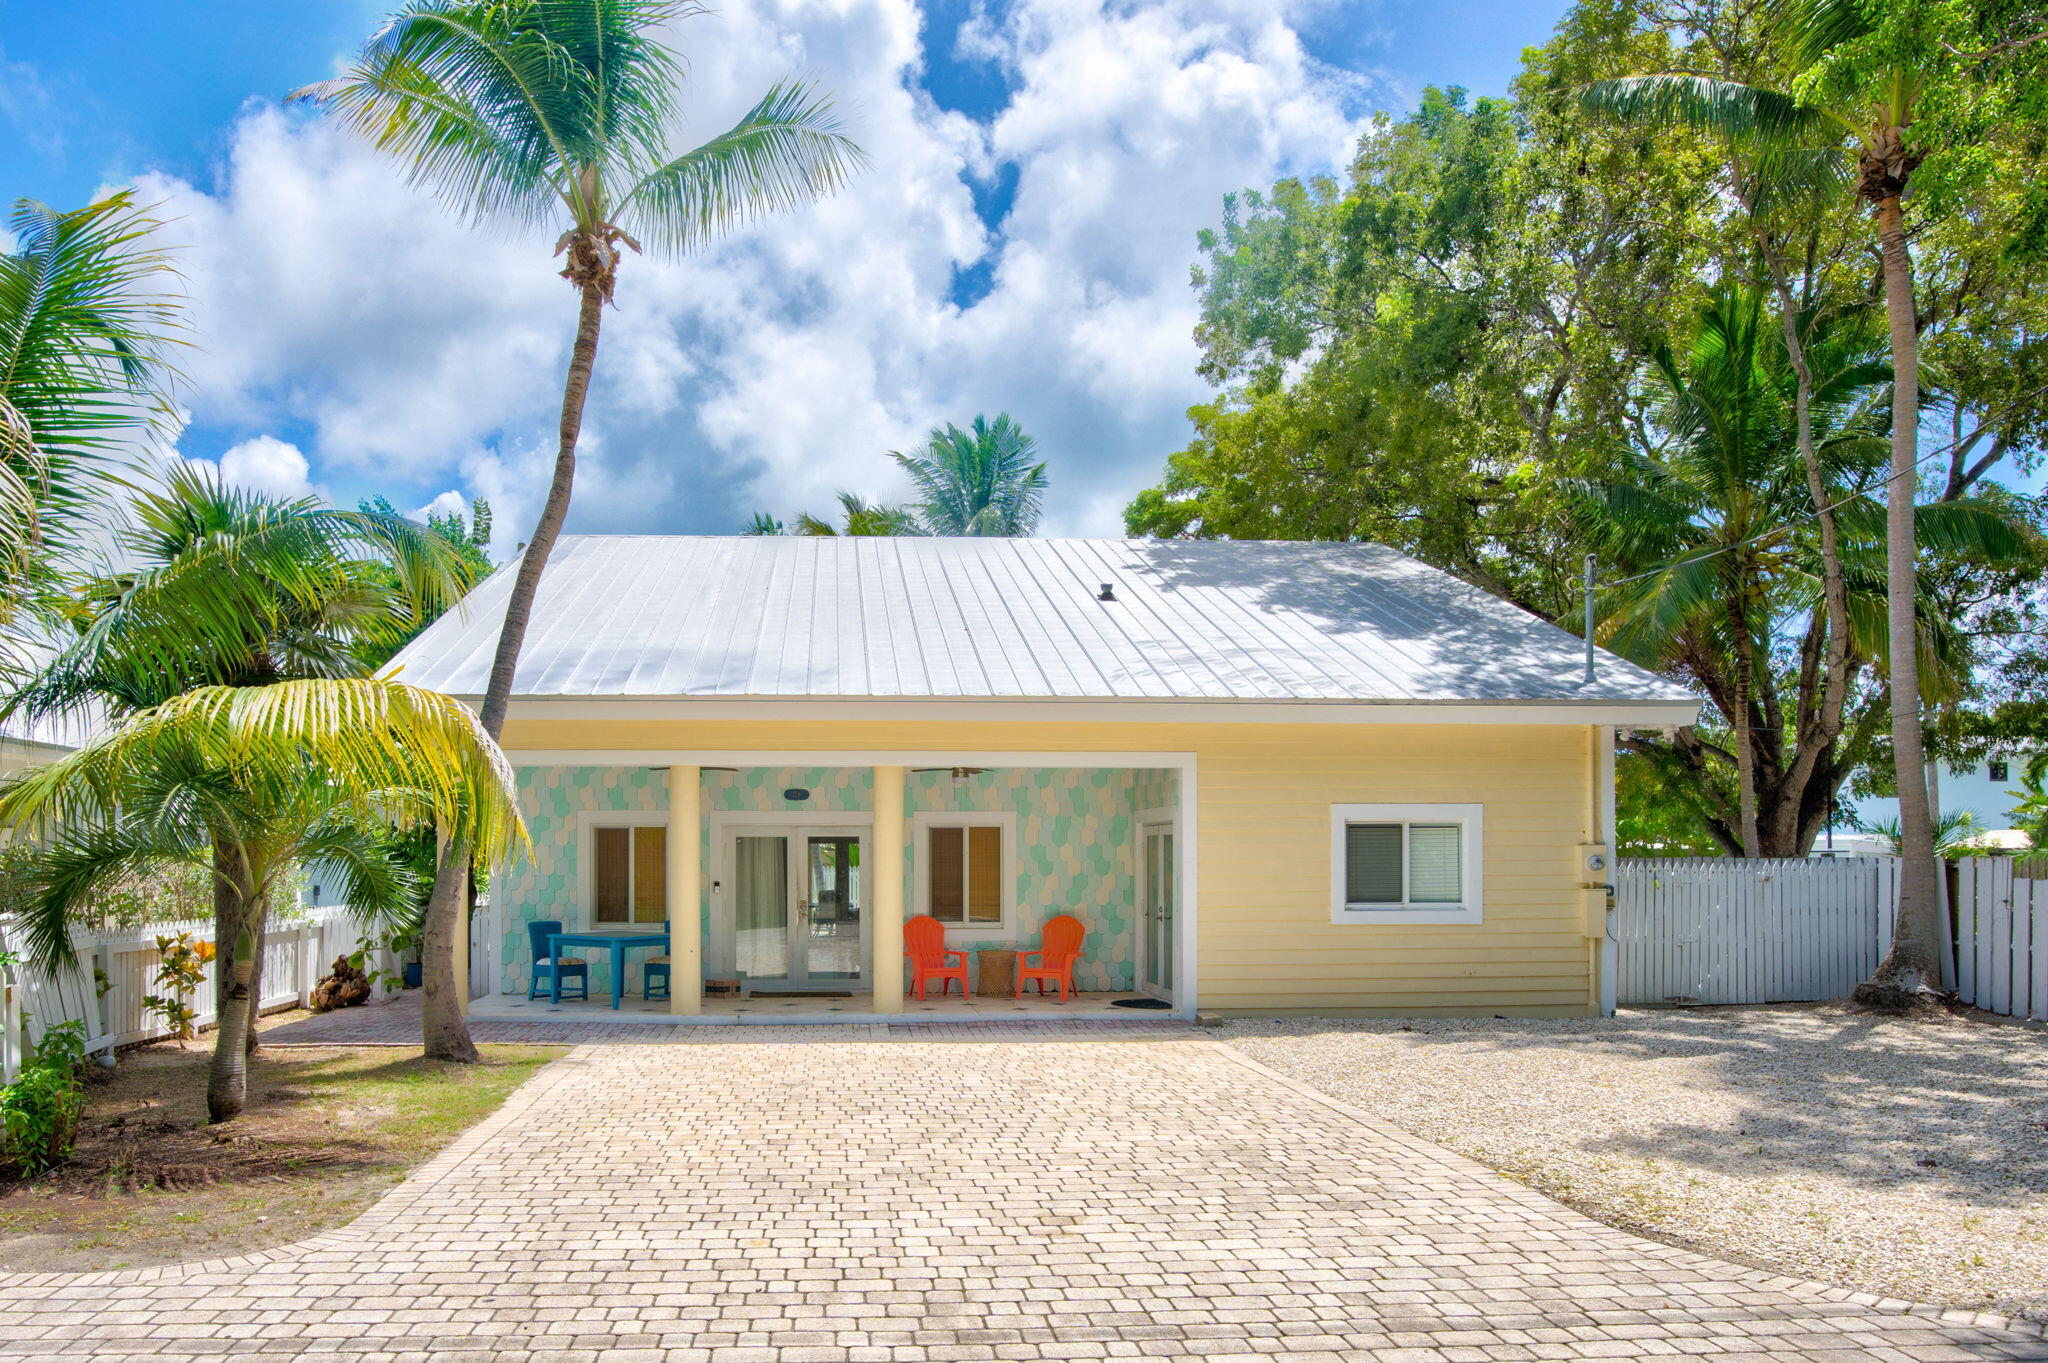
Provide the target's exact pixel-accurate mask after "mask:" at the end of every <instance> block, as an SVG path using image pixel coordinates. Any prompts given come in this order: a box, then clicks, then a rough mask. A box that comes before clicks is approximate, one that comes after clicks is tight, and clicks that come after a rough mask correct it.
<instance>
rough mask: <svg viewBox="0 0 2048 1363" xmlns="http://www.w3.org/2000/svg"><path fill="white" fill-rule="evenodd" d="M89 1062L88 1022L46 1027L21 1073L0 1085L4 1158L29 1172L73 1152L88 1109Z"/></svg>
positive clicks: (0, 1153)
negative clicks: (84, 1073) (84, 1077)
mask: <svg viewBox="0 0 2048 1363" xmlns="http://www.w3.org/2000/svg"><path fill="white" fill-rule="evenodd" d="M84 1066H85V1024H84V1023H82V1022H64V1023H59V1024H58V1025H57V1026H55V1027H52V1028H50V1030H49V1031H47V1032H44V1033H43V1039H42V1040H41V1041H40V1042H38V1043H37V1044H36V1053H35V1056H34V1058H32V1059H31V1060H30V1061H29V1062H28V1063H27V1064H26V1065H24V1066H22V1069H21V1075H20V1077H19V1078H17V1079H16V1080H15V1081H14V1082H13V1083H11V1084H9V1085H8V1086H7V1087H5V1088H0V1162H4V1163H6V1164H7V1165H8V1166H10V1167H12V1168H13V1169H14V1171H15V1172H16V1173H18V1174H22V1175H24V1176H26V1175H30V1174H39V1173H41V1172H42V1171H43V1170H45V1169H48V1168H49V1167H50V1166H51V1165H53V1164H56V1163H58V1162H60V1161H62V1160H63V1159H64V1158H65V1157H66V1156H68V1155H69V1154H70V1153H71V1142H72V1139H73V1137H75V1136H76V1135H77V1134H78V1119H79V1118H80V1117H82V1116H83V1115H85V1084H84V1082H83V1080H82V1079H81V1078H80V1073H79V1072H80V1071H81V1070H82V1069H83V1068H84Z"/></svg>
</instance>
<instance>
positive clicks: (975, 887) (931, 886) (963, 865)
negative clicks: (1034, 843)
mask: <svg viewBox="0 0 2048 1363" xmlns="http://www.w3.org/2000/svg"><path fill="white" fill-rule="evenodd" d="M1004 838H1005V833H1004V829H1003V825H1002V824H1000V823H985V824H984V823H960V824H952V823H947V824H933V825H930V826H928V827H926V828H925V829H924V838H923V846H922V848H921V849H920V851H921V852H922V854H923V856H922V860H923V866H922V867H921V870H922V875H921V876H920V877H919V879H920V880H921V881H922V882H923V885H924V905H923V912H925V913H928V914H930V915H931V916H932V917H934V918H936V919H938V920H939V921H940V922H941V923H950V924H956V925H958V926H960V927H963V928H994V927H1000V926H1001V925H1002V922H1003V850H1004V849H1003V842H1004Z"/></svg>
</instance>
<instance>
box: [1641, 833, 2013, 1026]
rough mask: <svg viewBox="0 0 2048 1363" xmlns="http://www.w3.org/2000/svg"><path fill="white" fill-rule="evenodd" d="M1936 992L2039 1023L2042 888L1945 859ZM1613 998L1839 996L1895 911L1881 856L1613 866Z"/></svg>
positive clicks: (1890, 865) (1891, 867) (1869, 962)
mask: <svg viewBox="0 0 2048 1363" xmlns="http://www.w3.org/2000/svg"><path fill="white" fill-rule="evenodd" d="M1956 871H1957V877H1956V881H1955V884H1956V887H1957V888H1956V893H1955V898H1954V905H1953V914H1952V919H1953V923H1954V929H1955V931H1954V936H1953V941H1952V943H1951V947H1952V953H1953V954H1952V955H1951V956H1950V957H1949V958H1948V959H1946V960H1944V961H1943V963H1942V975H1943V983H1944V984H1945V985H1947V986H1949V987H1952V988H1954V989H1955V991H1956V993H1957V995H1958V997H1959V998H1960V999H1961V1000H1962V1001H1963V1002H1964V1003H1968V1004H1973V1005H1975V1006H1976V1007H1979V1008H1983V1009H1986V1010H1987V1011H1990V1012H1994V1013H2003V1014H2005V1015H2007V1016H2008V1017H2022V1018H2034V1019H2037V1020H2048V881H2042V880H2028V879H2025V878H2023V877H2015V876H2014V874H2013V871H2014V865H2013V862H2012V860H2011V859H2010V858H2006V857H1972V858H1968V859H1966V860H1963V861H1961V862H1959V863H1957V867H1956ZM1614 891H1615V904H1614V936H1615V942H1616V946H1617V948H1618V950H1617V953H1616V954H1617V957H1618V973H1619V978H1618V987H1619V997H1620V1000H1621V1002H1623V1003H1789V1002H1797V1001H1806V1000H1818V999H1837V998H1842V997H1844V996H1846V995H1847V994H1848V993H1849V992H1850V991H1851V990H1853V989H1854V988H1855V987H1856V985H1857V984H1858V983H1859V982H1861V981H1862V980H1864V979H1866V978H1868V977H1869V975H1870V972H1871V971H1872V970H1874V969H1876V968H1877V963H1878V961H1879V960H1881V959H1882V958H1883V956H1884V952H1885V950H1886V948H1887V947H1889V946H1890V944H1891V938H1892V929H1893V927H1894V925H1895V924H1896V921H1897V916H1898V897H1899V886H1898V862H1897V860H1896V859H1894V858H1891V857H1843V858H1839V859H1835V860H1783V861H1778V860H1767V861H1738V860H1733V859H1728V860H1721V859H1714V858H1660V859H1655V860H1636V859H1629V860H1624V861H1622V862H1621V863H1620V864H1619V865H1618V866H1617V867H1616V869H1615V878H1614Z"/></svg>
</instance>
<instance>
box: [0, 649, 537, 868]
mask: <svg viewBox="0 0 2048 1363" xmlns="http://www.w3.org/2000/svg"><path fill="white" fill-rule="evenodd" d="M176 761H186V762H190V763H196V764H197V765H198V766H200V767H202V768H203V769H205V770H207V771H223V772H230V773H233V776H234V782H235V786H236V788H237V789H238V790H240V791H243V792H245V793H246V795H247V798H248V799H250V800H251V801H253V802H255V803H257V804H259V805H261V804H266V803H268V804H275V803H277V802H278V801H280V800H282V799H284V798H286V795H287V793H289V792H291V791H295V790H298V789H301V788H302V787H303V786H304V784H305V782H306V781H307V780H308V774H309V773H316V774H317V775H318V778H319V779H320V780H321V782H322V783H323V784H324V786H325V787H326V788H327V789H328V790H329V791H330V792H331V796H332V801H333V802H334V803H336V804H348V803H359V802H370V803H376V804H378V805H379V806H380V807H384V806H388V808H385V809H384V812H385V813H386V814H387V815H388V816H389V817H391V818H392V819H393V821H394V822H398V823H399V824H400V826H412V827H417V826H422V825H424V824H428V823H431V824H432V825H433V826H435V827H438V828H440V829H441V830H443V831H444V832H445V833H447V834H448V835H449V836H451V837H461V838H464V839H465V840H466V841H468V842H469V843H470V844H471V845H472V846H474V847H476V848H477V849H478V854H479V856H481V857H483V858H485V859H487V860H491V861H495V860H498V859H499V858H501V857H502V856H503V855H504V854H505V853H506V852H507V851H508V850H509V849H510V848H511V847H512V846H513V845H514V844H515V843H523V842H524V840H525V836H526V834H525V826H524V825H523V824H522V823H521V822H520V819H519V814H518V810H517V807H516V801H515V797H514V794H513V788H512V772H511V767H510V766H509V764H507V762H506V760H505V756H504V754H503V753H502V752H500V751H499V750H498V747H497V745H496V744H495V743H493V742H492V741H491V740H490V737H489V736H488V735H487V734H486V733H485V732H484V730H483V727H482V725H481V724H480V723H479V722H478V721H477V718H476V716H475V715H474V714H473V713H471V712H470V711H469V710H468V709H467V708H466V707H464V706H463V705H462V704H461V703H460V702H458V701H456V700H455V699H453V698H452V697H449V696H444V695H442V694H440V693H438V692H434V691H424V690H421V689H419V688H417V687H413V686H407V685H404V684H403V683H400V682H395V681H389V680H384V679H380V678H365V679H353V680H339V681H289V682H279V683H277V684H275V685H272V686H255V687H227V686H207V687H200V688H197V689H195V690H192V691H188V692H186V693H185V694H183V695H180V696H177V697H175V698H173V699H171V700H169V701H166V702H165V703H164V704H162V705H159V706H157V707H155V708H154V709H151V710H146V711H144V712H142V713H141V714H139V715H136V716H134V717H132V718H130V719H128V720H126V721H125V722H123V723H120V724H118V725H115V726H113V727H111V728H110V729H108V730H107V731H106V732H105V733H103V734H102V735H101V736H99V737H98V738H96V739H95V740H94V741H93V742H91V743H88V744H87V745H86V746H84V747H82V748H80V749H78V750H77V751H76V752H73V753H71V754H69V755H67V756H65V757H63V758H61V759H59V760H58V761H56V762H53V763H50V764H49V765H48V766H44V767H39V768H37V769H35V770H33V771H31V772H28V773H26V774H24V775H23V776H22V777H21V778H20V779H19V780H18V781H16V782H15V783H13V784H12V785H11V786H9V787H7V788H6V789H5V790H4V791H0V823H4V824H8V825H12V826H17V827H22V828H25V829H28V830H31V831H45V830H49V829H52V828H58V827H62V826H64V825H66V824H69V823H74V822H79V821H91V820H93V819H96V818H103V817H105V811H106V810H108V809H110V808H113V807H116V806H118V805H119V804H120V803H121V802H122V801H123V800H124V799H126V794H125V792H127V791H129V790H131V789H132V788H133V787H134V786H135V785H136V784H137V783H146V782H148V781H150V780H156V779H158V778H156V777H155V776H153V775H152V773H156V772H158V771H160V770H161V769H162V768H163V767H164V766H165V765H166V764H168V763H172V762H176ZM388 792H411V793H413V794H411V795H409V796H408V799H407V801H406V802H404V803H393V802H391V801H390V800H389V799H388V798H387V797H386V793H388Z"/></svg>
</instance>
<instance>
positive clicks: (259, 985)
mask: <svg viewBox="0 0 2048 1363" xmlns="http://www.w3.org/2000/svg"><path fill="white" fill-rule="evenodd" d="M269 930H270V896H268V895H265V896H264V897H263V899H262V900H261V901H259V902H258V903H257V905H256V923H255V927H254V930H253V935H254V937H255V939H256V955H255V956H254V958H252V959H251V960H250V962H249V1026H248V1041H247V1043H246V1044H245V1045H244V1046H243V1050H244V1051H246V1052H247V1053H248V1054H250V1055H254V1054H256V1045H257V1042H256V1035H257V1033H256V1023H257V1022H258V1020H259V1019H261V1018H262V1016H263V937H264V934H265V933H267V932H268V931H269Z"/></svg>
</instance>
